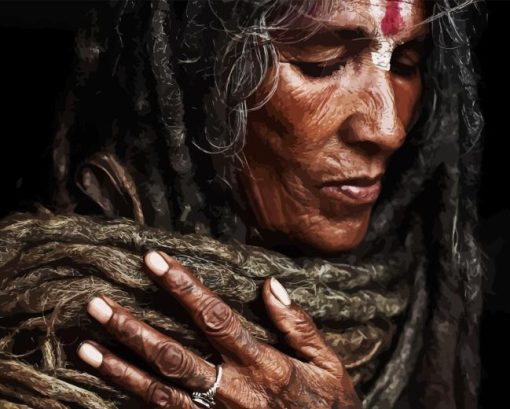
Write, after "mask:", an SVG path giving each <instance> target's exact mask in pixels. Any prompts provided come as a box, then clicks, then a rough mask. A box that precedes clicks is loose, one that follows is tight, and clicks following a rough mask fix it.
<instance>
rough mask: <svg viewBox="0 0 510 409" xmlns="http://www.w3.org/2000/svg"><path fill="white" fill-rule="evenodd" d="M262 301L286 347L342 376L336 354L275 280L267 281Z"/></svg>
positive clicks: (310, 320)
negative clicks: (280, 333) (281, 334)
mask: <svg viewBox="0 0 510 409" xmlns="http://www.w3.org/2000/svg"><path fill="white" fill-rule="evenodd" d="M263 298H264V302H265V304H266V308H267V311H268V313H269V315H270V317H271V319H272V321H273V322H274V324H275V325H276V327H277V328H278V329H279V330H280V331H281V332H283V333H284V334H285V339H286V341H287V343H288V344H289V345H290V346H291V347H292V348H294V349H295V350H296V351H297V352H299V354H300V355H301V356H302V357H303V358H304V359H306V360H308V361H310V362H312V363H313V364H315V365H317V366H318V367H320V368H323V369H326V370H327V371H329V372H331V373H334V374H341V373H343V372H344V369H343V366H342V363H341V362H340V359H339V358H338V357H337V355H336V354H335V352H334V351H333V350H332V349H331V348H330V347H329V346H328V345H327V344H326V341H324V338H323V337H322V335H321V333H320V331H319V330H318V329H317V327H316V326H315V324H314V322H313V320H312V319H311V318H310V316H309V315H308V314H307V313H306V312H305V311H304V310H303V309H302V308H301V307H299V306H298V305H296V304H294V303H292V302H291V299H290V297H289V295H288V293H287V291H286V290H285V288H284V287H283V286H282V285H281V284H280V282H279V281H278V280H276V279H275V278H273V277H271V278H270V279H268V280H266V281H265V283H264V288H263Z"/></svg>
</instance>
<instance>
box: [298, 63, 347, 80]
mask: <svg viewBox="0 0 510 409" xmlns="http://www.w3.org/2000/svg"><path fill="white" fill-rule="evenodd" d="M326 63H329V61H321V62H304V61H293V62H292V64H294V65H295V66H296V67H298V68H299V69H300V70H301V72H302V73H303V74H305V75H307V76H309V77H312V78H322V77H329V76H331V75H333V74H335V73H336V72H338V71H341V70H342V69H343V68H344V67H345V65H346V64H347V61H345V60H341V61H336V62H335V63H333V64H331V63H329V64H326Z"/></svg>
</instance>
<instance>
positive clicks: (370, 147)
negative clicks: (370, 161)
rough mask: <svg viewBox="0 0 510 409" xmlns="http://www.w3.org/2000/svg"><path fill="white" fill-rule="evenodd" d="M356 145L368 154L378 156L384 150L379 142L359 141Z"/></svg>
mask: <svg viewBox="0 0 510 409" xmlns="http://www.w3.org/2000/svg"><path fill="white" fill-rule="evenodd" d="M356 147H357V148H358V149H359V150H360V151H362V153H363V154H365V155H366V156H377V155H379V154H380V153H381V151H382V149H381V147H380V146H379V145H378V144H376V143H374V142H371V141H359V142H357V143H356Z"/></svg>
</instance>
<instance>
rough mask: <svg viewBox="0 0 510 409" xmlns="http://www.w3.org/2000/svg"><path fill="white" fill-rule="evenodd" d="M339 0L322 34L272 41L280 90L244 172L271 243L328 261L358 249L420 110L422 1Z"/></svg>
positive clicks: (254, 122) (258, 115)
mask: <svg viewBox="0 0 510 409" xmlns="http://www.w3.org/2000/svg"><path fill="white" fill-rule="evenodd" d="M339 3H341V5H339V6H338V8H337V9H336V11H335V13H333V14H332V15H329V16H328V17H327V19H324V18H321V20H322V21H323V24H322V26H321V28H320V29H319V30H318V31H317V32H316V33H315V34H313V35H311V36H307V35H306V33H302V36H301V38H305V39H304V40H299V42H296V41H295V40H294V41H292V42H289V41H284V40H283V39H280V38H277V39H275V41H274V43H275V47H276V49H277V50H278V52H279V54H280V62H279V64H278V71H279V74H278V75H279V81H278V86H277V89H276V92H275V93H274V94H273V96H272V97H271V98H270V100H269V101H268V102H267V103H266V104H265V105H263V107H262V108H261V109H258V110H253V111H250V114H249V117H248V133H247V143H246V145H245V148H244V151H243V153H244V156H245V159H246V165H245V166H244V168H243V169H242V170H241V171H239V174H238V176H239V181H240V183H241V186H242V190H243V192H244V193H245V194H246V198H247V199H248V202H249V203H250V207H251V212H253V214H252V217H253V219H254V220H255V222H254V227H256V228H257V230H258V231H259V233H260V235H261V237H262V240H263V242H264V244H265V245H266V246H268V247H272V246H280V245H295V246H297V247H299V248H300V249H301V250H302V251H304V252H305V253H307V254H328V255H333V254H335V253H339V252H343V251H347V250H350V249H353V248H354V247H356V246H357V245H358V244H359V243H360V242H361V241H362V239H363V237H364V235H365V233H366V230H367V227H368V223H369V219H370V214H371V211H372V207H373V205H374V203H375V201H376V199H377V196H378V194H379V190H380V187H381V186H380V178H381V176H382V175H383V174H384V172H385V168H386V163H387V161H388V158H389V157H390V155H391V154H392V153H393V152H395V151H396V150H397V149H398V148H399V147H400V146H401V145H402V143H403V142H404V140H405V137H406V134H407V132H408V130H409V127H410V126H411V125H412V122H413V119H414V118H415V115H416V114H417V111H418V109H419V107H418V105H419V100H420V97H421V92H422V82H421V73H420V67H419V64H420V61H421V55H422V52H423V51H422V49H423V43H424V40H425V37H426V34H427V33H426V31H427V27H426V25H425V24H423V25H419V23H420V22H421V21H423V20H424V19H425V18H426V17H427V16H426V12H425V3H424V0H400V1H399V0H370V1H361V0H344V1H342V2H339ZM307 18H309V17H307ZM302 19H303V21H302V22H301V23H302V24H304V23H306V21H304V20H305V19H306V18H305V17H302ZM302 26H303V25H299V22H298V23H296V30H297V31H299V27H302ZM289 33H290V31H289ZM293 34H295V32H293ZM293 38H294V39H295V38H296V36H295V35H293ZM275 72H276V69H274V68H273V71H272V72H271V73H270V74H269V75H268V76H267V77H266V82H265V84H264V85H263V86H262V87H260V88H259V90H258V91H257V94H256V95H254V96H253V98H252V99H251V100H250V101H249V105H251V104H255V103H257V101H259V100H261V99H262V98H264V96H265V95H267V92H268V88H269V87H270V86H271V84H272V82H271V76H272V75H274V74H275Z"/></svg>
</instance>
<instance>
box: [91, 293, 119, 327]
mask: <svg viewBox="0 0 510 409" xmlns="http://www.w3.org/2000/svg"><path fill="white" fill-rule="evenodd" d="M87 311H88V312H89V314H90V315H92V316H93V317H94V318H95V319H96V320H98V321H99V322H100V323H101V324H106V323H107V322H108V320H109V319H110V318H111V317H112V315H113V310H112V309H111V308H110V306H109V305H108V304H106V302H104V300H102V299H101V298H99V297H96V298H93V299H92V300H91V301H90V302H89V304H88V306H87Z"/></svg>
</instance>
